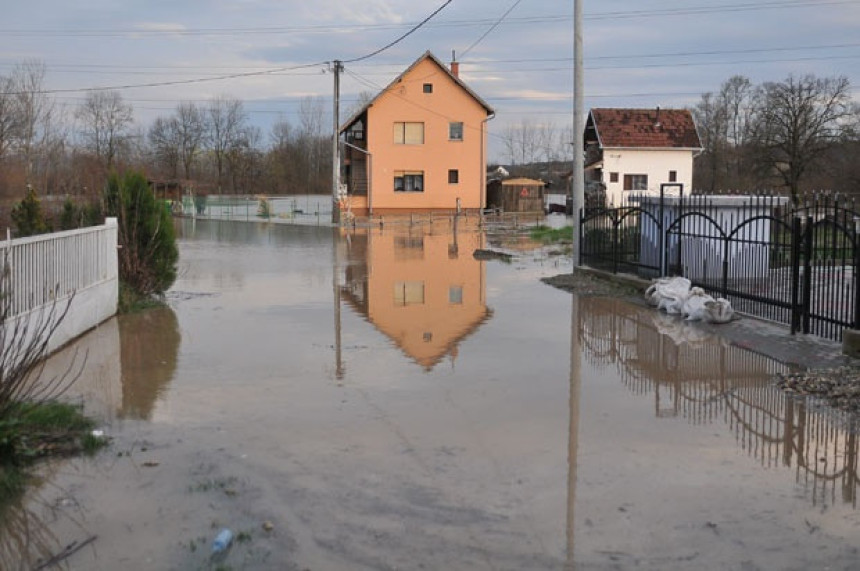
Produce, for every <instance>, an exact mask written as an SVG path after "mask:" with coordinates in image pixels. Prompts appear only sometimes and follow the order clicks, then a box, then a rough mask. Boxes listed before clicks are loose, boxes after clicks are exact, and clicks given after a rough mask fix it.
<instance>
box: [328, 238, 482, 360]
mask: <svg viewBox="0 0 860 571" xmlns="http://www.w3.org/2000/svg"><path fill="white" fill-rule="evenodd" d="M457 224H458V222H457V221H455V222H454V223H453V227H452V226H451V223H450V222H448V221H445V222H440V223H437V224H435V225H433V224H431V225H423V226H407V227H399V228H398V227H395V228H390V229H389V228H385V229H379V228H375V229H355V230H352V231H350V232H348V233H346V234H345V236H344V238H343V241H342V247H341V248H338V249H337V250H336V262H335V279H336V280H339V283H340V284H341V285H340V288H339V291H340V295H341V296H342V298H343V299H344V300H345V301H346V302H347V303H348V304H349V305H350V306H351V307H352V308H353V309H354V310H355V311H357V312H358V313H360V314H361V315H363V316H364V317H365V318H366V319H367V320H368V321H369V322H371V323H372V324H373V325H374V326H375V327H376V328H377V329H378V330H379V331H380V332H382V333H384V334H385V335H386V336H388V337H389V338H390V339H391V340H392V341H393V342H394V344H395V345H396V346H397V347H399V348H400V350H401V351H403V353H405V354H406V355H408V356H409V357H410V358H412V359H413V360H414V361H415V362H416V363H418V364H420V365H421V366H422V367H423V368H424V369H425V370H426V371H430V370H431V369H433V367H435V366H436V365H437V364H438V363H439V362H440V361H442V360H443V359H445V358H446V357H447V358H448V359H450V361H451V363H452V364H453V363H454V361H455V360H456V358H457V353H458V351H459V346H460V343H461V342H462V341H463V339H465V338H466V337H468V336H469V335H470V334H471V333H473V332H474V331H476V330H477V329H478V328H479V327H480V326H481V324H483V323H484V322H485V321H486V320H487V319H489V318H490V317H491V316H492V310H491V309H489V308H488V307H487V302H486V289H487V284H486V268H485V266H484V262H482V261H479V260H476V259H475V258H474V257H473V255H472V253H473V252H474V251H475V250H476V249H480V248H483V246H484V235H483V233H482V232H480V231H479V229H478V228H476V227H468V228H463V227H460V228H458V227H457ZM461 224H462V223H461ZM336 287H337V286H336Z"/></svg>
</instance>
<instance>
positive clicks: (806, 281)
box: [801, 216, 815, 333]
mask: <svg viewBox="0 0 860 571" xmlns="http://www.w3.org/2000/svg"><path fill="white" fill-rule="evenodd" d="M803 240H804V242H803V257H804V258H805V259H804V261H803V302H802V304H803V305H802V306H801V312H802V313H801V315H802V332H803V333H809V313H810V311H811V310H812V265H813V264H812V261H813V260H812V253H813V251H814V250H813V244H814V243H815V224H814V223H813V219H812V216H807V217H806V230H805V231H804V233H803Z"/></svg>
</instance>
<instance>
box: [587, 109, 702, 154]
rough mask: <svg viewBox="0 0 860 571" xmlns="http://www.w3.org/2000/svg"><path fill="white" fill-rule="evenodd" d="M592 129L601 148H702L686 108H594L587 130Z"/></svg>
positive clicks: (589, 115)
mask: <svg viewBox="0 0 860 571" xmlns="http://www.w3.org/2000/svg"><path fill="white" fill-rule="evenodd" d="M589 129H593V130H594V133H595V134H596V137H597V142H598V143H599V144H600V146H601V148H607V147H621V148H648V149H665V148H669V149H701V148H702V142H701V140H700V139H699V133H698V132H697V131H696V124H695V122H694V121H693V115H692V113H690V111H689V110H687V109H660V108H659V107H657V108H656V109H612V108H604V109H592V110H591V111H590V112H589V114H588V122H587V124H586V133H588V132H589Z"/></svg>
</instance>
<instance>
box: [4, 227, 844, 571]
mask: <svg viewBox="0 0 860 571" xmlns="http://www.w3.org/2000/svg"><path fill="white" fill-rule="evenodd" d="M179 236H180V271H179V278H178V280H177V282H176V283H175V285H174V286H173V288H172V289H171V291H170V293H169V295H168V301H169V306H168V307H165V308H161V309H156V310H153V311H148V312H145V313H141V314H136V315H126V316H121V317H120V318H117V319H114V320H111V321H109V322H107V323H105V324H104V325H102V326H100V327H99V328H98V329H97V330H95V331H93V332H91V333H90V334H88V335H87V336H85V337H84V338H83V339H81V340H80V342H79V343H77V344H76V345H75V346H74V347H70V348H69V349H67V350H66V351H64V352H63V353H62V354H61V355H59V356H58V358H57V359H56V360H55V363H54V364H53V366H55V367H61V366H63V364H64V363H66V362H67V361H68V359H70V358H71V357H72V354H73V351H74V350H75V349H76V348H77V349H78V351H79V353H78V356H79V359H80V357H81V356H82V355H83V354H84V352H87V357H86V368H85V370H86V372H85V374H84V376H83V377H82V378H81V380H80V382H79V384H78V386H77V387H76V393H77V398H80V399H83V401H84V402H85V405H86V407H87V410H88V412H89V413H90V414H92V415H94V416H96V417H97V418H99V419H101V420H102V421H103V423H104V427H105V430H106V432H107V433H108V434H110V435H111V436H112V437H113V443H112V445H111V446H110V447H108V448H107V449H106V450H105V451H103V452H102V453H100V454H99V455H98V456H96V457H95V458H94V459H74V460H70V461H63V462H58V463H55V464H52V465H50V466H46V467H45V469H44V470H43V476H44V482H43V484H42V485H41V486H39V487H38V488H37V489H36V490H34V492H33V493H32V494H30V495H29V496H28V497H27V499H26V501H25V502H24V503H23V504H22V505H21V506H20V507H19V508H16V509H13V510H10V513H11V514H12V515H13V516H14V517H9V518H7V520H6V521H3V522H0V569H7V568H8V569H19V568H21V569H31V568H34V567H35V566H36V562H37V560H38V559H39V558H40V557H45V555H46V553H58V552H60V551H62V549H63V547H65V546H67V545H69V544H70V543H72V542H75V541H77V542H83V541H85V540H87V539H88V538H91V537H93V536H95V539H94V540H93V541H92V542H91V543H89V544H88V545H86V546H85V547H83V548H82V549H81V550H79V551H77V552H76V553H74V554H72V555H71V556H69V557H68V558H67V559H65V560H64V561H63V564H64V565H66V566H67V568H69V569H75V570H77V569H80V570H102V569H103V570H114V569H121V568H125V569H177V570H179V569H182V570H185V569H216V568H222V569H228V568H229V569H296V570H306V569H308V570H313V571H318V570H319V571H322V570H326V571H327V570H362V569H367V570H370V569H385V570H388V569H391V570H393V569H428V570H430V569H488V570H523V569H571V568H577V569H634V568H636V569H654V570H658V569H659V570H667V569H750V570H753V569H798V570H801V569H855V568H857V566H858V561H860V553H858V548H860V545H858V543H857V538H858V537H860V510H858V505H857V504H858V502H857V494H858V491H860V488H858V486H860V481H858V447H859V446H858V436H857V433H856V432H857V427H856V426H855V431H854V433H852V432H851V430H849V428H850V427H849V426H847V424H846V421H845V419H844V418H842V417H840V416H838V415H835V414H832V413H828V412H827V411H825V410H818V409H814V408H811V407H808V406H806V405H805V404H803V403H801V402H798V401H793V400H791V399H789V398H787V397H786V396H784V395H783V393H781V392H780V391H779V390H777V389H776V388H774V387H773V386H772V384H771V375H773V374H774V373H776V372H779V371H784V370H785V366H784V365H782V364H780V363H778V362H776V361H773V360H770V359H768V358H767V357H764V356H762V355H759V354H756V353H754V352H751V351H748V350H746V349H742V348H739V347H737V346H733V345H731V344H729V343H728V342H726V341H725V340H723V339H721V338H719V337H716V336H713V335H710V334H706V333H703V332H702V330H701V329H698V328H697V326H695V325H689V324H684V323H681V322H679V321H678V320H676V319H674V318H672V319H669V318H666V317H665V316H662V317H661V316H659V315H657V314H656V312H654V310H652V309H650V308H646V307H644V306H640V305H636V304H631V303H628V302H625V301H622V300H616V299H610V298H600V297H579V296H576V295H573V296H572V295H571V294H569V293H566V292H564V291H561V290H558V289H555V288H552V287H549V286H547V285H545V284H543V283H542V282H541V281H540V278H541V277H547V276H553V275H556V274H560V273H568V272H570V271H571V264H570V261H569V257H551V256H548V255H546V253H545V250H544V249H540V248H537V247H536V245H534V244H519V245H517V246H516V247H511V246H510V245H508V248H509V249H508V250H507V251H510V252H512V253H515V254H516V256H515V257H514V260H513V262H512V263H510V264H508V263H503V262H502V261H498V260H493V261H480V260H478V259H476V258H475V257H474V256H473V252H474V251H475V250H477V249H486V248H490V247H493V246H494V243H492V242H491V241H490V240H488V238H487V237H486V236H485V235H484V234H483V233H482V232H481V231H480V230H478V229H477V228H475V227H473V225H469V224H463V225H461V226H460V227H458V228H456V229H454V228H451V226H450V224H449V223H448V222H447V221H442V222H438V223H436V224H435V225H432V226H416V227H413V228H411V229H410V228H409V227H408V226H403V227H397V226H393V225H392V226H386V227H385V228H384V229H372V230H361V229H359V230H356V231H340V230H332V229H330V228H321V227H302V226H290V225H279V224H263V223H243V222H226V221H203V220H199V221H196V222H195V221H193V220H189V219H186V220H183V221H182V222H181V228H180V231H179ZM572 331H573V332H575V335H574V336H573V338H572V336H571V332H572ZM223 527H229V528H230V529H231V530H232V531H233V533H234V536H235V540H234V543H233V546H232V548H231V549H230V550H229V551H228V552H227V554H226V557H225V558H223V560H218V561H212V560H210V556H209V554H210V544H211V541H212V538H213V537H214V536H215V534H216V533H217V532H218V530H219V529H221V528H223Z"/></svg>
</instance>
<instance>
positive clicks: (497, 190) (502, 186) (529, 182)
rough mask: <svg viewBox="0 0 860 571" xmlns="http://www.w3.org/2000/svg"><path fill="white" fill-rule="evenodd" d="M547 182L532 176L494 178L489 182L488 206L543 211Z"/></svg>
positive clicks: (516, 210)
mask: <svg viewBox="0 0 860 571" xmlns="http://www.w3.org/2000/svg"><path fill="white" fill-rule="evenodd" d="M545 192H546V183H545V182H544V181H542V180H535V179H531V178H509V179H507V180H493V181H490V182H489V184H487V207H488V208H494V209H499V210H502V211H503V212H543V211H544V193H545Z"/></svg>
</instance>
